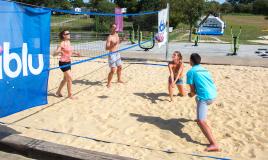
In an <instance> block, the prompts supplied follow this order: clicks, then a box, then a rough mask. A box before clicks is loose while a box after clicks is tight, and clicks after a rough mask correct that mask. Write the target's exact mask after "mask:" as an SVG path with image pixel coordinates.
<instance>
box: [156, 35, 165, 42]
mask: <svg viewBox="0 0 268 160" xmlns="http://www.w3.org/2000/svg"><path fill="white" fill-rule="evenodd" d="M155 40H156V41H157V42H163V41H164V35H163V34H161V33H158V34H156V36H155Z"/></svg>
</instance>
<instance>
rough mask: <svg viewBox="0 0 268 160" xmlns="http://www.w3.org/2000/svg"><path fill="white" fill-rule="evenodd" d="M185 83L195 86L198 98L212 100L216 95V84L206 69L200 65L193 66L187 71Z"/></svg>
mask: <svg viewBox="0 0 268 160" xmlns="http://www.w3.org/2000/svg"><path fill="white" fill-rule="evenodd" d="M187 84H189V85H194V86H195V92H196V94H197V98H198V99H199V100H212V99H215V98H216V97H217V90H216V86H215V84H214V82H213V80H212V77H211V75H210V73H209V72H208V70H206V69H205V68H204V67H202V66H201V65H195V66H193V67H192V68H191V69H190V70H189V71H188V72H187Z"/></svg>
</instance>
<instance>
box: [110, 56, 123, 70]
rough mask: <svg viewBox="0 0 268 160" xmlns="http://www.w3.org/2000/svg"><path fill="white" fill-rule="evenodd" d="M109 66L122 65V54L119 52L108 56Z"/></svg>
mask: <svg viewBox="0 0 268 160" xmlns="http://www.w3.org/2000/svg"><path fill="white" fill-rule="evenodd" d="M108 62H109V67H111V68H112V67H118V66H121V65H122V60H121V56H120V54H119V53H118V52H116V53H113V54H111V55H109V57H108Z"/></svg>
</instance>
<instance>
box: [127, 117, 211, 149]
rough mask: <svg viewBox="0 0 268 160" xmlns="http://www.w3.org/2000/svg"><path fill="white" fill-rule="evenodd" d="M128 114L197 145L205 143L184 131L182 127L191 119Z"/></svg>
mask: <svg viewBox="0 0 268 160" xmlns="http://www.w3.org/2000/svg"><path fill="white" fill-rule="evenodd" d="M130 116H132V117H136V118H137V121H139V122H143V123H149V124H153V125H155V126H157V127H158V128H160V129H163V130H167V131H171V132H172V133H173V134H175V135H177V136H179V137H180V138H185V139H186V140H187V141H188V142H191V143H195V144H199V145H206V144H203V143H200V142H198V141H195V140H193V139H192V138H191V136H190V135H188V134H187V133H184V132H183V131H182V128H183V127H184V126H185V123H187V122H193V120H189V119H185V118H178V119H175V118H174V119H168V120H165V119H162V118H161V117H153V116H144V115H140V114H134V113H130Z"/></svg>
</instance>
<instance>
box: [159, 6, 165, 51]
mask: <svg viewBox="0 0 268 160" xmlns="http://www.w3.org/2000/svg"><path fill="white" fill-rule="evenodd" d="M167 19H168V9H162V10H161V11H160V12H159V13H158V35H157V36H158V37H159V39H160V40H161V41H160V42H159V43H158V46H159V48H160V47H162V46H163V45H165V44H166V42H167V38H168V37H167V32H168V28H167Z"/></svg>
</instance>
